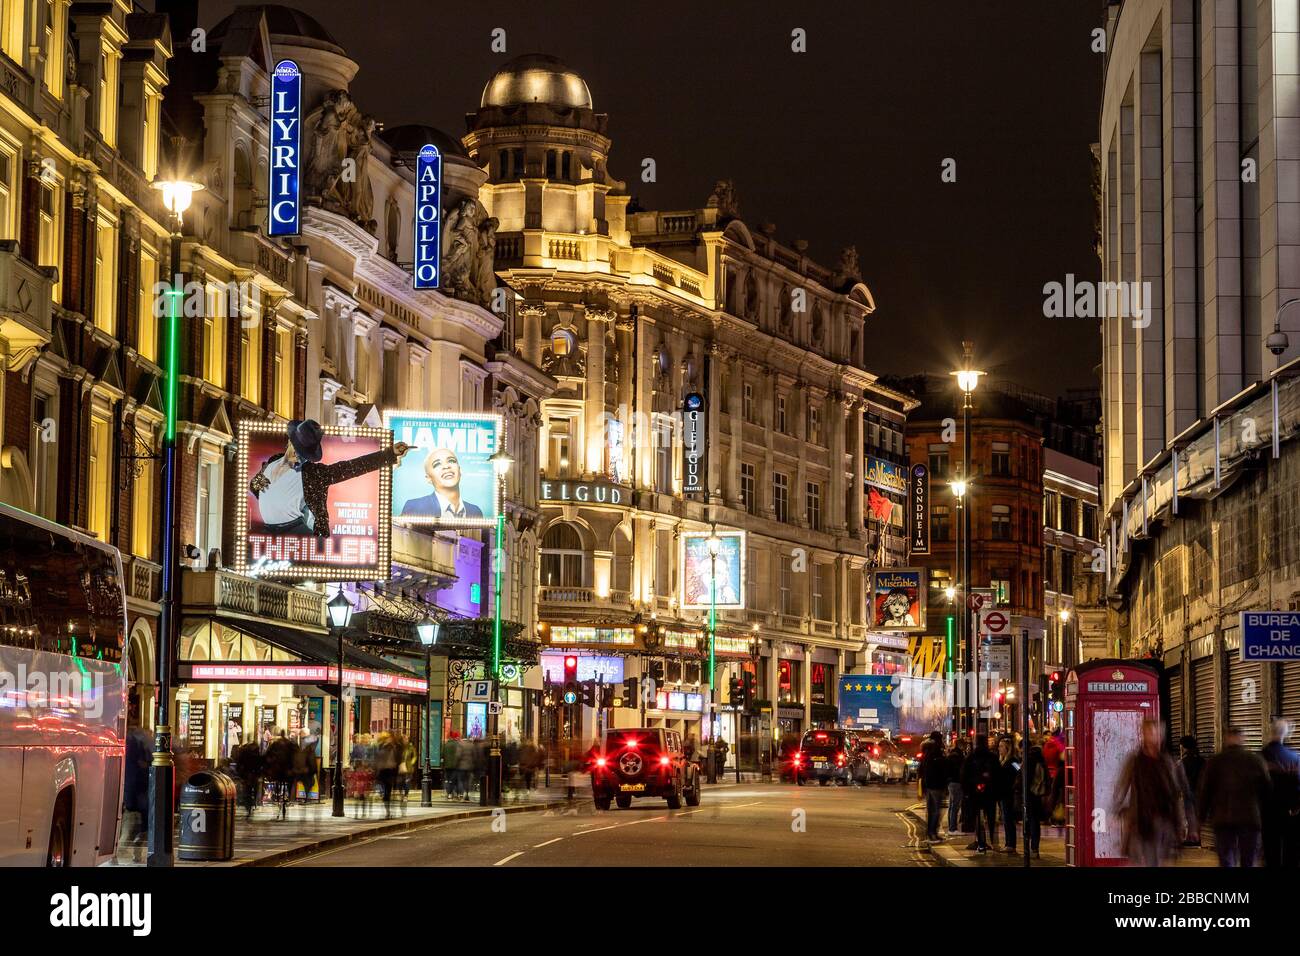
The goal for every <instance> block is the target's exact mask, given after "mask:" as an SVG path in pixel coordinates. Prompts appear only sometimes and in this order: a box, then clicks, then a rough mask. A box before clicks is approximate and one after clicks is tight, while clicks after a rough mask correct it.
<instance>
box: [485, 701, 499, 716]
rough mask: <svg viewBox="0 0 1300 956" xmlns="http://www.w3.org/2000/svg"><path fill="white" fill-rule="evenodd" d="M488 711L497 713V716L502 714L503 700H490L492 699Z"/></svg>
mask: <svg viewBox="0 0 1300 956" xmlns="http://www.w3.org/2000/svg"><path fill="white" fill-rule="evenodd" d="M488 713H489V714H493V715H496V716H500V714H501V701H499V700H490V701H488Z"/></svg>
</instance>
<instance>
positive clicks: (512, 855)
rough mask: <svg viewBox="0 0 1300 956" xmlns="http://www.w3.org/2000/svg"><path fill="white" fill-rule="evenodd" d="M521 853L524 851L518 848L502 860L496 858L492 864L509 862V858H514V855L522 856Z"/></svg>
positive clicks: (498, 864)
mask: <svg viewBox="0 0 1300 956" xmlns="http://www.w3.org/2000/svg"><path fill="white" fill-rule="evenodd" d="M523 855H524V851H523V850H520V851H519V852H518V853H511V854H510V855H509V856H508V857H506V858H505V859H504V860H497V861H496V862H495V863H493V864H492V865H493V866H500V865H501V864H503V863H509V862H510V861H511V860H513V859H514V858H515V857H517V856H523Z"/></svg>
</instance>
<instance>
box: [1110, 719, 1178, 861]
mask: <svg viewBox="0 0 1300 956" xmlns="http://www.w3.org/2000/svg"><path fill="white" fill-rule="evenodd" d="M1164 736H1165V734H1164V724H1162V723H1161V722H1160V721H1158V720H1146V721H1143V722H1142V743H1141V745H1140V746H1139V747H1138V749H1137V750H1135V751H1134V752H1133V753H1132V754H1130V755H1129V757H1128V759H1127V760H1126V761H1125V762H1124V767H1123V769H1122V770H1121V771H1120V775H1119V780H1118V781H1117V782H1116V785H1115V798H1114V801H1113V803H1114V807H1115V815H1116V817H1117V818H1118V819H1119V822H1120V826H1121V828H1122V829H1121V833H1122V838H1121V843H1120V847H1121V850H1122V851H1123V853H1124V855H1125V856H1126V857H1128V860H1129V863H1130V864H1132V865H1133V866H1162V865H1163V864H1164V863H1165V862H1167V861H1168V860H1169V858H1170V857H1171V856H1172V855H1173V853H1174V850H1175V847H1177V845H1178V842H1179V841H1180V840H1182V838H1183V834H1184V832H1186V828H1187V827H1186V817H1185V816H1184V815H1183V798H1182V792H1181V791H1180V789H1179V786H1178V771H1177V767H1176V765H1175V764H1174V758H1173V757H1171V756H1170V755H1169V754H1167V753H1165V751H1164V748H1163V746H1162V745H1161V744H1162V741H1163V740H1164Z"/></svg>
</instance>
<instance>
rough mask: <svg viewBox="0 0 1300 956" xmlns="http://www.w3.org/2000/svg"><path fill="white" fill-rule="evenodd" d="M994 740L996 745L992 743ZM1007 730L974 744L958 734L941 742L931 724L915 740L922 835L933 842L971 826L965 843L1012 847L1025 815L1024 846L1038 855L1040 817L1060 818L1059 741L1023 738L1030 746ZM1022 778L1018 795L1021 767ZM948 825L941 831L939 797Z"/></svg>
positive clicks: (1058, 821)
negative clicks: (1024, 752)
mask: <svg viewBox="0 0 1300 956" xmlns="http://www.w3.org/2000/svg"><path fill="white" fill-rule="evenodd" d="M995 748H996V749H995ZM1021 750H1022V748H1021V746H1020V744H1019V742H1018V741H1017V740H1015V739H1014V738H1013V737H1012V736H1011V735H1009V734H1008V735H1003V736H1001V737H998V738H997V740H996V742H995V744H994V746H990V744H989V738H988V737H986V736H980V737H976V738H975V740H974V743H973V744H968V742H967V741H965V740H958V741H956V742H954V743H952V744H951V745H950V746H948V747H946V748H945V747H944V741H943V737H942V735H940V734H939V733H938V732H937V731H936V732H934V733H932V734H930V736H929V738H928V739H926V741H925V742H924V743H923V744H922V745H921V758H920V762H919V766H918V769H917V773H918V784H919V787H920V789H921V791H922V792H923V794H924V796H925V808H926V838H927V839H928V840H929V841H930V842H932V843H938V842H941V841H942V840H944V839H953V838H955V837H956V836H957V835H958V834H962V833H969V834H974V837H975V839H974V842H972V843H971V844H970V846H969V847H968V849H971V850H975V851H977V852H979V853H987V852H989V851H990V850H994V851H1001V852H1006V853H1016V852H1017V850H1016V840H1017V834H1018V832H1019V824H1020V822H1021V821H1022V820H1023V821H1024V822H1025V823H1026V833H1027V836H1028V839H1029V850H1030V852H1031V853H1032V854H1033V855H1034V856H1035V857H1037V856H1039V855H1040V841H1041V838H1042V828H1043V826H1044V824H1047V825H1052V826H1061V825H1064V822H1065V800H1064V798H1065V761H1064V752H1065V748H1064V746H1063V745H1062V743H1061V740H1060V738H1058V737H1054V736H1049V737H1046V738H1045V739H1043V740H1041V741H1034V740H1031V741H1030V746H1029V754H1028V757H1027V758H1026V759H1022V757H1021ZM1022 773H1023V774H1026V775H1027V776H1028V778H1029V802H1028V804H1026V803H1025V799H1024V788H1023V786H1022V783H1021V781H1022V777H1021V774H1022ZM945 801H946V803H947V809H948V813H947V832H946V833H945V834H942V835H941V834H940V832H939V827H940V823H941V822H942V817H943V807H944V803H945ZM999 820H1000V821H1001V832H1002V836H1003V839H1002V842H1001V843H999V842H998V830H999V828H998V822H999Z"/></svg>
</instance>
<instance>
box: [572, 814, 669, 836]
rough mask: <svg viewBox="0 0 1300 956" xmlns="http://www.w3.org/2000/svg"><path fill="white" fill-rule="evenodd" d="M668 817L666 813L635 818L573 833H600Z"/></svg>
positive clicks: (578, 834) (579, 834) (577, 834)
mask: <svg viewBox="0 0 1300 956" xmlns="http://www.w3.org/2000/svg"><path fill="white" fill-rule="evenodd" d="M667 819H668V816H667V815H666V814H665V815H664V816H660V817H646V818H645V819H643V820H633V821H632V822H631V823H615V824H614V825H613V826H608V827H595V828H594V829H591V830H575V831H574V833H573V835H574V836H582V835H583V834H584V833H599V832H600V831H601V830H617V829H618V828H619V827H634V826H636V825H637V824H638V823H653V822H654V821H655V820H667Z"/></svg>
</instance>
